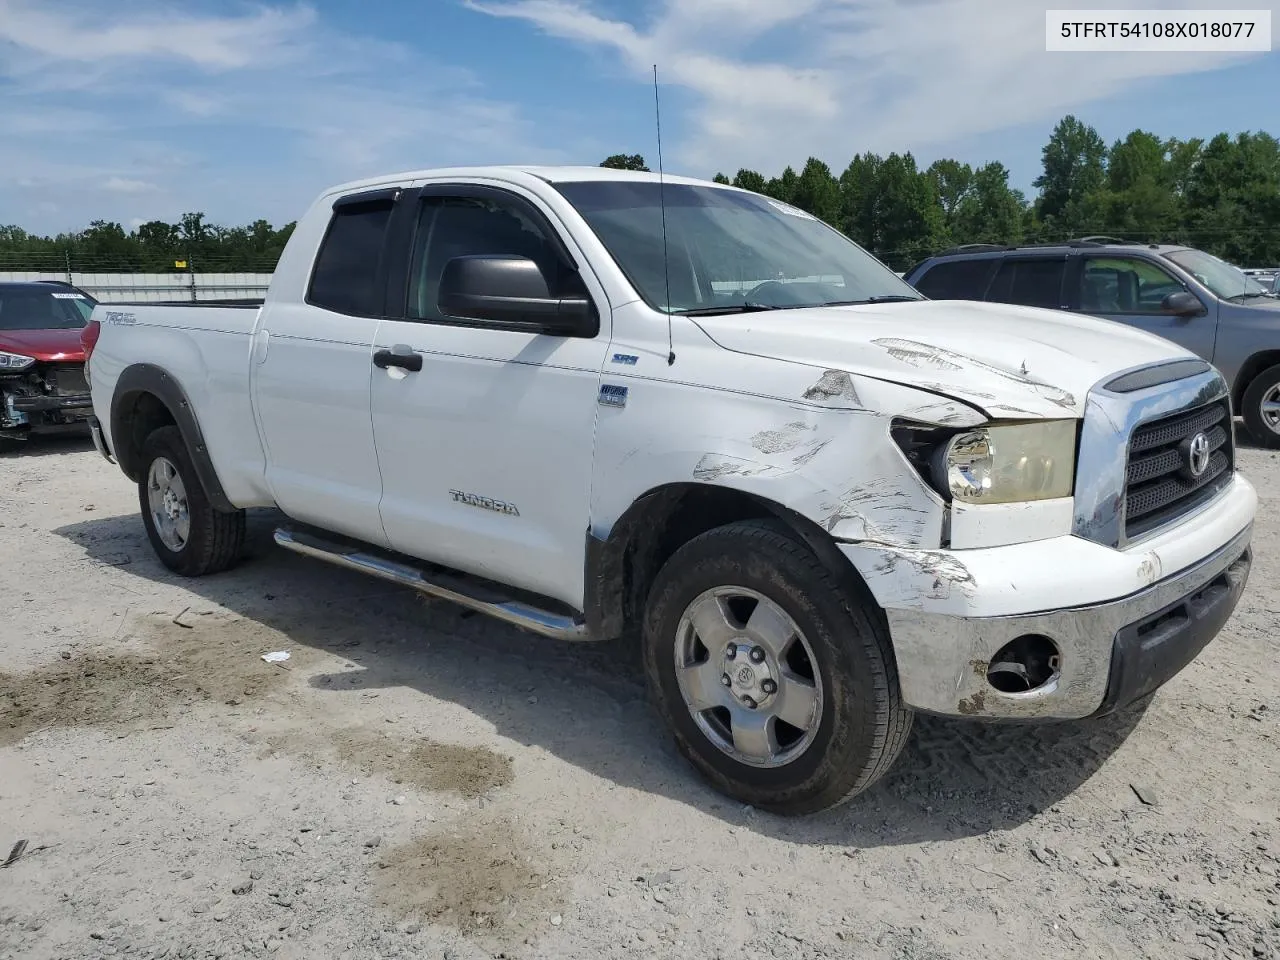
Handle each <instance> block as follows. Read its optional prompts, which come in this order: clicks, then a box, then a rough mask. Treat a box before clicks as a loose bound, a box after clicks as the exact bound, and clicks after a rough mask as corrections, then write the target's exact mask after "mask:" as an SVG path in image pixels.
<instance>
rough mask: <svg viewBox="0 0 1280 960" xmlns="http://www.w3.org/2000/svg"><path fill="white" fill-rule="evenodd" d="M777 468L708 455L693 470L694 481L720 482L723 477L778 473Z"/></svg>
mask: <svg viewBox="0 0 1280 960" xmlns="http://www.w3.org/2000/svg"><path fill="white" fill-rule="evenodd" d="M778 472H779V471H778V468H777V467H774V466H772V465H771V464H767V463H755V462H753V461H751V460H740V459H738V458H737V457H726V456H721V455H719V454H712V453H708V454H706V455H705V456H704V457H702V459H701V460H699V461H698V464H697V466H695V467H694V468H693V478H694V479H695V480H708V481H710V480H721V479H723V478H725V477H759V476H767V475H769V474H773V473H778Z"/></svg>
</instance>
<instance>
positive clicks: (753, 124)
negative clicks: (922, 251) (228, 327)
mask: <svg viewBox="0 0 1280 960" xmlns="http://www.w3.org/2000/svg"><path fill="white" fill-rule="evenodd" d="M469 5H470V6H471V7H472V8H473V9H475V10H477V11H480V12H483V13H486V14H488V15H490V16H497V17H505V18H515V19H519V20H523V21H526V22H528V23H530V24H532V25H533V26H535V27H536V28H537V29H539V30H540V31H542V32H543V33H546V34H548V35H550V36H553V37H559V38H562V39H565V40H568V41H572V42H575V43H578V44H581V45H585V46H588V47H592V48H596V49H600V50H604V51H608V52H612V53H615V54H618V55H621V58H622V61H623V63H624V64H625V66H626V67H627V69H628V70H629V72H630V73H631V74H632V75H633V76H634V77H635V78H636V79H637V80H645V79H648V78H649V77H650V76H651V74H650V72H649V71H650V70H651V64H653V63H655V62H656V63H658V64H659V70H660V73H661V78H662V80H663V81H664V82H665V83H672V84H677V85H679V86H682V87H685V88H687V89H688V90H690V91H692V92H693V93H694V94H695V95H696V96H697V98H698V100H699V105H698V107H697V111H696V115H695V116H694V117H692V118H691V122H690V123H689V124H688V128H689V129H690V130H691V131H692V132H691V133H689V134H688V135H687V138H686V139H685V142H683V143H682V144H680V145H679V146H678V149H677V151H675V152H676V156H677V159H678V160H679V161H682V162H683V163H684V164H685V165H687V166H691V167H693V168H694V169H696V170H701V171H706V170H707V169H717V168H724V169H726V170H728V171H730V172H732V170H734V169H736V168H737V167H738V166H739V165H746V166H749V167H754V168H756V169H759V170H762V171H765V172H776V171H778V170H780V169H781V168H782V166H783V165H785V164H787V163H795V162H796V161H797V159H803V156H799V155H798V154H797V145H803V146H801V147H799V150H800V153H801V154H804V155H809V154H813V155H816V156H818V157H821V158H825V159H828V160H831V161H833V162H839V163H843V162H844V161H845V160H846V159H847V158H848V157H850V156H852V155H853V154H854V153H857V152H860V151H863V150H875V151H880V152H886V151H889V150H903V149H913V150H919V149H921V148H922V147H924V148H927V147H928V146H930V145H932V144H940V143H945V142H948V141H954V140H957V139H959V138H964V137H972V136H974V135H980V134H984V133H989V132H993V131H996V130H1000V129H1005V128H1009V127H1013V126H1016V125H1018V124H1022V123H1026V122H1031V121H1052V120H1056V119H1057V118H1058V117H1060V116H1061V115H1062V113H1063V112H1065V111H1067V110H1071V109H1078V108H1080V107H1082V106H1084V105H1087V104H1089V103H1091V102H1095V101H1098V100H1101V99H1104V98H1107V97H1109V96H1113V95H1115V94H1116V93H1118V92H1121V91H1123V90H1124V89H1125V88H1126V86H1128V85H1131V84H1133V83H1134V82H1136V81H1142V80H1155V79H1158V78H1162V77H1169V76H1174V75H1178V74H1189V73H1197V72H1202V71H1207V70H1214V69H1218V68H1221V67H1224V66H1228V65H1233V64H1236V63H1239V62H1241V56H1240V55H1224V54H1208V53H1205V54H1185V53H1179V54H1169V55H1164V54H1132V53H1128V54H1049V53H1046V51H1045V49H1044V44H1045V9H1046V7H1048V6H1050V5H1051V6H1053V7H1054V8H1055V9H1060V8H1068V9H1069V8H1072V7H1076V8H1089V7H1098V6H1103V5H1104V4H1102V3H1100V2H1099V0H1057V2H1054V3H1052V4H1038V3H1033V2H1028V0H661V2H658V0H654V2H650V3H647V4H646V5H645V10H646V12H647V13H649V14H650V15H651V16H650V19H648V20H647V21H645V22H640V21H638V20H637V21H635V22H633V21H631V20H619V19H610V18H609V17H607V16H605V15H604V14H602V13H599V12H597V9H598V8H596V7H594V6H592V5H591V2H590V0H469ZM1154 5H1155V4H1154V3H1151V2H1148V0H1130V2H1128V3H1126V4H1125V6H1126V7H1128V8H1133V7H1135V6H1154ZM1214 5H1215V4H1214V2H1213V0H1207V2H1206V0H1174V2H1172V3H1162V4H1161V6H1162V7H1164V8H1166V9H1168V8H1170V7H1173V8H1176V7H1185V8H1204V7H1207V6H1214ZM1217 6H1220V7H1223V8H1232V7H1234V6H1238V4H1232V3H1231V2H1230V0H1227V2H1225V3H1218V4H1217ZM633 8H634V5H633Z"/></svg>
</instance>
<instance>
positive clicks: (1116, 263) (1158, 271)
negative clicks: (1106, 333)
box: [1073, 254, 1217, 360]
mask: <svg viewBox="0 0 1280 960" xmlns="http://www.w3.org/2000/svg"><path fill="white" fill-rule="evenodd" d="M1077 284H1078V289H1077V290H1076V298H1075V299H1074V303H1073V306H1074V307H1075V308H1076V309H1078V310H1079V311H1080V312H1081V313H1087V314H1090V315H1091V316H1095V317H1102V318H1103V319H1106V320H1115V321H1116V322H1117V323H1126V324H1128V325H1129V326H1131V327H1138V328H1139V329H1141V330H1145V331H1147V332H1148V333H1154V334H1155V335H1156V336H1158V337H1164V338H1165V339H1166V340H1172V341H1173V342H1174V343H1176V344H1177V345H1178V346H1180V347H1183V348H1185V349H1187V350H1190V351H1191V352H1192V353H1194V354H1197V355H1198V356H1200V357H1203V358H1204V359H1205V360H1212V359H1213V346H1214V339H1215V326H1216V317H1215V314H1214V311H1215V310H1216V306H1217V305H1216V304H1210V305H1209V306H1207V307H1206V309H1205V312H1204V313H1202V314H1200V315H1198V316H1190V317H1187V316H1182V317H1179V316H1174V315H1173V314H1171V313H1168V312H1167V311H1165V310H1164V309H1162V308H1161V303H1162V302H1163V301H1164V298H1165V297H1167V296H1168V295H1169V294H1171V293H1180V292H1183V291H1186V292H1188V293H1194V291H1191V290H1188V288H1187V286H1186V284H1184V283H1183V282H1182V281H1181V280H1179V279H1178V278H1177V277H1175V276H1174V275H1173V274H1172V273H1170V272H1169V271H1167V270H1165V269H1164V268H1163V267H1161V266H1159V265H1158V264H1156V263H1153V262H1152V261H1150V260H1148V259H1146V258H1145V257H1124V256H1108V255H1102V254H1098V255H1089V256H1085V257H1082V258H1081V264H1080V270H1079V273H1078V281H1077ZM1202 303H1203V301H1202Z"/></svg>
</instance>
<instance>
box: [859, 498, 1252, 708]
mask: <svg viewBox="0 0 1280 960" xmlns="http://www.w3.org/2000/svg"><path fill="white" fill-rule="evenodd" d="M1256 504H1257V496H1256V494H1255V492H1254V490H1253V487H1252V486H1251V485H1250V484H1249V483H1248V481H1246V480H1244V478H1242V477H1239V476H1237V477H1236V478H1235V479H1234V480H1233V481H1232V483H1231V484H1230V485H1229V486H1228V487H1227V488H1226V489H1225V490H1224V491H1223V492H1222V494H1220V495H1219V496H1218V497H1216V498H1215V499H1214V501H1213V502H1212V503H1210V504H1209V505H1207V506H1206V507H1205V509H1204V510H1202V511H1200V512H1198V513H1197V514H1195V515H1194V516H1192V517H1189V518H1187V519H1186V520H1185V521H1183V522H1181V523H1178V524H1176V525H1174V526H1173V527H1171V528H1170V529H1169V530H1167V531H1164V532H1162V533H1161V534H1160V536H1158V537H1153V538H1152V539H1151V540H1149V541H1146V542H1144V543H1143V544H1141V545H1140V546H1136V547H1133V548H1131V549H1128V550H1115V549H1112V548H1109V547H1105V546H1102V545H1100V544H1096V543H1092V542H1090V541H1086V540H1083V539H1080V538H1077V537H1059V538H1053V539H1051V540H1044V541H1039V542H1037V543H1030V544H1017V545H1011V546H1007V547H993V548H988V549H981V550H956V551H920V550H903V549H898V548H892V547H887V546H883V545H877V544H871V543H865V542H864V543H858V544H843V545H842V549H843V550H844V552H845V553H846V555H847V556H849V558H850V560H851V561H852V562H853V563H854V565H855V566H856V567H857V568H858V569H859V571H860V572H861V573H862V574H863V577H864V579H865V580H866V581H867V583H868V586H869V587H870V588H871V590H872V593H873V594H875V596H876V599H877V600H878V601H880V603H881V606H883V607H884V609H885V613H886V616H887V619H888V623H889V629H890V634H891V636H892V640H893V647H894V653H895V655H896V658H897V665H898V676H899V680H900V683H901V688H902V697H903V700H904V701H905V703H906V704H907V705H908V706H911V707H913V708H915V709H917V710H921V711H925V712H929V713H935V714H941V715H947V716H963V717H975V718H988V719H1024V720H1073V719H1081V718H1084V717H1088V716H1091V715H1096V714H1100V713H1107V712H1110V711H1113V710H1116V709H1119V708H1121V707H1123V706H1125V705H1127V704H1129V703H1132V702H1133V701H1135V700H1138V699H1141V698H1142V697H1144V696H1146V695H1147V694H1149V693H1151V692H1152V691H1153V690H1155V689H1156V688H1158V687H1159V686H1161V685H1162V684H1163V683H1165V682H1166V681H1168V680H1169V679H1170V678H1171V677H1173V676H1174V675H1175V674H1176V673H1178V672H1179V671H1180V670H1181V669H1182V668H1183V667H1185V666H1186V665H1187V664H1188V663H1190V662H1191V660H1193V659H1194V658H1195V656H1196V655H1197V654H1198V653H1199V652H1200V651H1201V650H1202V649H1203V648H1204V646H1205V645H1206V644H1207V643H1209V641H1210V640H1212V639H1213V637H1214V636H1215V635H1216V634H1217V633H1218V632H1219V631H1220V630H1221V628H1222V626H1223V625H1224V624H1225V623H1226V622H1227V620H1228V619H1229V617H1230V616H1231V613H1232V612H1233V611H1234V609H1235V607H1236V604H1237V603H1238V601H1239V599H1240V596H1241V594H1242V592H1243V590H1244V586H1245V583H1246V582H1247V579H1248V574H1249V568H1250V564H1251V559H1252V555H1251V551H1250V547H1249V545H1250V539H1251V535H1252V529H1253V515H1254V511H1255V509H1256ZM1028 636H1033V637H1047V638H1048V639H1049V640H1050V641H1052V643H1053V645H1054V647H1056V649H1057V653H1058V656H1057V659H1056V661H1055V664H1054V666H1055V670H1054V672H1053V674H1052V676H1051V677H1050V678H1049V679H1048V680H1046V681H1044V682H1043V683H1041V684H1039V685H1037V686H1035V687H1034V688H1033V689H1031V690H1027V691H1025V692H1018V693H1008V692H1003V691H1001V690H999V689H997V688H996V687H994V686H993V685H992V684H991V682H990V680H989V678H988V670H989V668H990V665H991V661H992V658H993V657H994V656H995V655H996V654H997V652H999V651H1000V650H1001V648H1003V647H1005V646H1006V645H1007V644H1009V643H1010V642H1011V641H1014V640H1015V639H1017V638H1020V637H1028Z"/></svg>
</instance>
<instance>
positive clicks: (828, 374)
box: [804, 370, 860, 403]
mask: <svg viewBox="0 0 1280 960" xmlns="http://www.w3.org/2000/svg"><path fill="white" fill-rule="evenodd" d="M804 398H805V399H806V400H835V399H845V400H851V401H853V402H854V403H859V402H860V401H859V400H858V391H857V390H855V389H854V387H853V378H852V377H851V376H849V374H847V373H845V372H844V371H843V370H827V371H825V372H824V373H823V374H822V376H821V377H820V378H819V379H818V382H817V383H815V384H814V385H813V386H811V387H810V388H809V389H808V390H806V391H805V392H804Z"/></svg>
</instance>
